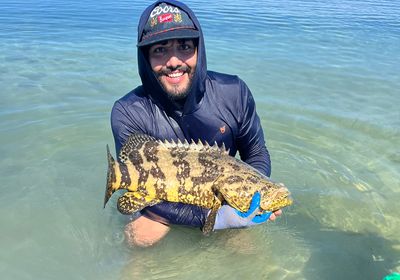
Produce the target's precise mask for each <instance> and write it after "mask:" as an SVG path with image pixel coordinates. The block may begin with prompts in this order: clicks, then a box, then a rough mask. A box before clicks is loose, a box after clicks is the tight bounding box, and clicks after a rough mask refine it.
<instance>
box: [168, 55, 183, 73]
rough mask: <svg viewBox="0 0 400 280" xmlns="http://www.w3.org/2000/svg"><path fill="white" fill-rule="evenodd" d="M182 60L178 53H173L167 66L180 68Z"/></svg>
mask: <svg viewBox="0 0 400 280" xmlns="http://www.w3.org/2000/svg"><path fill="white" fill-rule="evenodd" d="M182 63H183V62H182V60H181V59H180V58H179V55H178V53H177V52H176V51H172V52H171V55H170V57H169V58H168V60H167V63H166V66H167V67H168V68H172V69H175V68H177V67H179V66H182Z"/></svg>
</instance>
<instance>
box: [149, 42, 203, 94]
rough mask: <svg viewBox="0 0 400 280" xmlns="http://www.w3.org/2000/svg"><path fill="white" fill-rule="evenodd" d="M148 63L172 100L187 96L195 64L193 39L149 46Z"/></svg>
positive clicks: (195, 49) (195, 55)
mask: <svg viewBox="0 0 400 280" xmlns="http://www.w3.org/2000/svg"><path fill="white" fill-rule="evenodd" d="M149 62H150V65H151V68H152V69H153V71H154V73H155V74H156V76H157V78H158V80H159V81H160V84H161V86H162V87H163V88H164V90H165V91H166V93H167V94H168V96H169V97H170V98H171V99H172V100H179V99H183V98H185V97H186V96H187V94H188V92H189V89H190V86H191V85H192V79H193V76H194V73H195V70H196V64H197V47H196V45H195V42H194V41H193V39H173V40H167V41H161V42H158V43H155V44H154V45H151V46H150V47H149Z"/></svg>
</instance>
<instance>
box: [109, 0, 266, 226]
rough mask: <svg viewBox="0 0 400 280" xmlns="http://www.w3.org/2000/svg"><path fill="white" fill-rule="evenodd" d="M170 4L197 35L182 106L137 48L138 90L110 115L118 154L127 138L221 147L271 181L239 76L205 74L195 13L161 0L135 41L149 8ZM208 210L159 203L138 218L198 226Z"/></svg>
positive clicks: (261, 138)
mask: <svg viewBox="0 0 400 280" xmlns="http://www.w3.org/2000/svg"><path fill="white" fill-rule="evenodd" d="M160 3H168V4H170V5H173V6H176V7H179V8H180V9H181V10H183V11H185V12H186V13H187V14H188V15H189V17H190V19H191V20H192V21H193V23H194V25H195V27H196V28H197V30H198V31H199V32H200V37H199V38H198V45H197V65H196V69H195V73H194V76H193V80H192V85H191V87H190V89H189V93H188V95H187V97H186V100H185V102H184V103H183V106H178V105H177V104H176V103H175V102H173V101H171V100H170V98H168V96H167V94H166V93H165V92H164V90H163V88H162V86H161V85H160V83H159V81H158V79H157V77H156V75H155V74H154V73H153V71H152V68H151V66H150V63H149V62H148V59H147V57H146V51H145V50H144V49H143V48H141V47H138V49H137V56H138V69H139V75H140V78H141V80H142V85H141V86H139V87H137V88H135V89H134V90H132V91H131V92H129V93H128V94H126V95H125V96H124V97H122V98H121V99H119V100H117V101H116V102H115V104H114V106H113V109H112V112H111V127H112V132H113V135H114V140H115V146H116V150H117V153H119V150H120V149H121V147H122V145H123V144H124V143H125V141H126V140H127V139H128V137H129V135H130V134H133V133H138V132H139V133H145V134H148V135H151V136H153V137H155V138H157V139H161V140H165V139H167V140H178V139H180V140H182V141H184V140H188V141H191V140H194V141H195V142H197V141H201V142H203V143H204V142H208V143H210V144H213V143H215V142H216V143H217V144H218V145H219V146H222V144H224V145H225V147H226V148H227V149H229V154H230V155H231V156H235V154H236V153H237V151H239V154H240V158H241V159H242V160H243V161H245V162H246V163H248V164H250V165H252V166H253V167H254V168H256V169H258V170H259V171H260V172H261V173H263V174H265V175H267V176H270V173H271V165H270V157H269V154H268V151H267V148H266V146H265V141H264V135H263V131H262V128H261V125H260V119H259V117H258V116H257V113H256V110H255V102H254V99H253V97H252V94H251V92H250V90H249V89H248V87H247V86H246V84H245V83H244V82H243V81H242V80H241V79H239V78H238V77H237V76H232V75H226V74H222V73H217V72H212V71H207V64H206V52H205V47H204V38H203V33H202V30H201V27H200V24H199V22H198V20H197V18H196V16H195V15H194V13H193V12H192V11H191V10H190V9H189V8H188V7H187V6H186V5H184V4H182V3H180V2H177V1H173V0H165V1H158V2H156V3H154V4H152V5H150V6H149V7H148V8H147V9H146V10H145V11H144V12H143V14H142V16H141V18H140V22H139V26H138V42H139V41H140V39H141V37H142V34H143V29H144V27H145V24H146V22H147V20H148V18H149V15H150V13H151V11H152V10H153V8H154V7H155V6H157V5H158V4H160ZM208 211H209V210H208V209H203V208H201V207H198V206H194V205H188V204H183V203H171V202H162V203H159V204H157V205H154V206H151V207H146V208H145V209H143V210H142V211H141V213H142V214H143V215H145V216H147V217H149V218H151V219H153V220H157V221H159V222H162V223H166V224H181V225H190V226H194V227H202V226H203V224H204V222H205V219H206V216H207V213H208Z"/></svg>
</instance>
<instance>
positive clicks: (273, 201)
mask: <svg viewBox="0 0 400 280" xmlns="http://www.w3.org/2000/svg"><path fill="white" fill-rule="evenodd" d="M292 204H293V199H292V198H291V195H290V192H289V190H288V189H287V188H286V187H281V188H279V189H278V190H276V192H274V193H273V194H271V196H270V197H269V198H268V200H267V201H265V203H263V202H261V205H260V208H261V209H263V210H265V211H269V212H274V211H277V210H279V209H282V208H284V207H286V206H289V205H292Z"/></svg>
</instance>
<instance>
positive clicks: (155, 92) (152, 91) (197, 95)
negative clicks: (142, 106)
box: [137, 0, 207, 114]
mask: <svg viewBox="0 0 400 280" xmlns="http://www.w3.org/2000/svg"><path fill="white" fill-rule="evenodd" d="M160 3H168V4H171V5H173V6H176V7H178V8H180V9H182V10H183V11H185V12H186V13H187V14H188V15H189V17H190V19H191V20H192V21H193V23H194V25H195V27H196V28H197V29H198V31H199V32H200V36H199V42H198V46H197V66H196V70H195V74H194V76H193V80H192V86H191V88H190V89H189V93H188V96H187V98H186V101H185V104H184V106H183V111H182V109H179V108H178V106H177V105H176V104H175V103H174V102H172V101H171V100H170V99H169V98H168V96H167V93H166V92H165V91H164V89H163V88H162V87H161V85H160V83H159V81H158V79H157V78H156V75H154V73H153V71H152V69H151V66H150V63H149V62H148V60H147V58H146V57H145V54H144V52H143V51H142V48H140V47H138V49H137V56H138V69H139V75H140V78H141V80H142V85H143V88H144V91H145V92H146V94H148V95H149V96H150V98H151V99H152V100H153V101H154V102H155V103H156V104H157V105H158V106H160V107H161V108H163V109H164V110H166V111H167V112H169V113H173V112H177V111H179V112H180V114H188V113H191V112H193V111H195V110H196V109H197V108H198V106H199V104H200V102H201V99H202V97H203V95H204V91H205V79H206V76H207V63H206V52H205V48H204V38H203V32H202V30H201V27H200V23H199V21H198V20H197V18H196V16H195V15H194V13H193V12H192V10H190V9H189V7H187V6H186V5H185V4H183V3H181V2H178V1H174V0H163V1H157V2H155V3H153V4H152V5H150V6H149V7H147V8H146V10H145V11H144V12H143V14H142V16H141V17H140V21H139V26H138V38H137V42H139V40H140V38H141V36H142V33H143V29H144V27H145V25H146V22H147V19H148V18H149V16H150V13H151V11H152V10H153V9H154V7H155V6H157V5H158V4H160Z"/></svg>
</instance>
